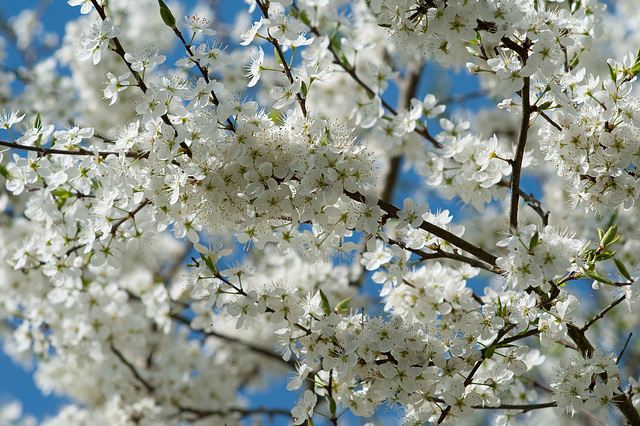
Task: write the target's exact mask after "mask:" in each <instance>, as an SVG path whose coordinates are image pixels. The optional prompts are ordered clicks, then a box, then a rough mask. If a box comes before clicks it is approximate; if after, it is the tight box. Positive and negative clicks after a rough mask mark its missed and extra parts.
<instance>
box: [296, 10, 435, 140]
mask: <svg viewBox="0 0 640 426" xmlns="http://www.w3.org/2000/svg"><path fill="white" fill-rule="evenodd" d="M292 7H293V9H294V10H296V12H300V9H298V6H297V5H296V4H295V3H294V4H293V5H292ZM309 30H310V31H311V32H312V33H314V34H315V35H317V36H318V37H321V36H322V34H321V33H320V30H318V28H317V27H315V26H313V25H310V26H309ZM328 49H329V51H330V52H331V54H332V55H333V62H334V63H335V64H337V65H339V66H340V67H341V68H342V69H343V70H344V71H346V72H347V74H349V75H350V76H351V78H352V79H353V81H355V82H356V83H358V85H359V86H360V87H362V88H363V89H364V90H365V91H366V92H367V93H368V94H369V95H370V96H375V95H376V92H374V91H373V89H371V88H370V87H369V86H368V85H367V83H365V82H364V81H362V80H361V79H360V77H358V74H356V70H355V67H354V66H349V64H345V63H344V62H342V59H340V55H338V52H336V49H335V47H334V46H333V44H332V43H329V47H328ZM380 101H381V102H382V106H383V107H384V108H385V109H386V110H387V111H389V112H390V113H391V114H392V115H398V113H397V111H396V110H395V109H394V108H393V107H392V106H391V105H389V103H388V102H387V101H385V100H384V99H382V98H380ZM414 131H415V132H416V133H418V134H419V135H420V136H422V137H423V138H425V139H426V140H428V141H429V142H431V144H432V145H433V146H435V147H436V148H440V147H441V144H440V142H438V141H437V140H435V139H434V137H433V136H431V134H430V133H429V131H428V130H427V128H426V127H416V129H415V130H414Z"/></svg>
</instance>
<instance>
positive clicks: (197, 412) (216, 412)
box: [179, 407, 291, 419]
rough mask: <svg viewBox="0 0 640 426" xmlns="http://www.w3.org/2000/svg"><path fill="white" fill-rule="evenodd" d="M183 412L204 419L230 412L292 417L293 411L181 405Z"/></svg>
mask: <svg viewBox="0 0 640 426" xmlns="http://www.w3.org/2000/svg"><path fill="white" fill-rule="evenodd" d="M179 410H180V412H181V413H190V414H194V415H195V417H196V419H203V418H205V417H209V416H228V415H230V414H240V416H241V417H247V416H253V415H256V414H262V415H267V416H287V417H291V412H290V411H289V410H285V409H283V408H262V407H258V408H229V409H227V410H199V409H197V408H190V407H179Z"/></svg>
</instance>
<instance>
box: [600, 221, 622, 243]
mask: <svg viewBox="0 0 640 426" xmlns="http://www.w3.org/2000/svg"><path fill="white" fill-rule="evenodd" d="M618 238H619V235H618V225H613V226H611V227H609V229H607V232H606V233H605V234H604V235H603V236H602V238H601V240H600V244H601V245H602V247H606V246H608V245H610V244H613V243H614V242H616V240H617V239H618Z"/></svg>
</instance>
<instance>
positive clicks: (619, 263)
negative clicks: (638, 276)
mask: <svg viewBox="0 0 640 426" xmlns="http://www.w3.org/2000/svg"><path fill="white" fill-rule="evenodd" d="M613 262H614V263H615V264H616V268H618V272H620V275H622V276H623V277H625V278H626V279H627V280H629V281H633V280H632V279H631V275H630V274H629V271H627V268H626V267H625V266H624V263H622V261H621V260H618V259H613Z"/></svg>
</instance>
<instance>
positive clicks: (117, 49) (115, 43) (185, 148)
mask: <svg viewBox="0 0 640 426" xmlns="http://www.w3.org/2000/svg"><path fill="white" fill-rule="evenodd" d="M91 3H92V4H93V7H95V8H96V11H97V12H98V15H100V19H102V20H103V21H104V20H105V19H107V15H106V14H105V13H104V7H102V5H100V3H98V1H97V0H91ZM110 40H111V41H113V47H114V49H113V50H114V52H115V53H116V54H117V55H118V56H120V58H121V59H122V62H124V63H125V64H126V66H127V68H129V71H130V72H131V74H132V75H133V76H134V77H135V79H136V83H137V86H138V87H139V88H140V90H142V93H147V85H146V84H145V83H144V80H143V79H142V76H141V75H140V73H139V72H137V71H135V70H134V69H133V68H131V64H130V63H129V62H127V60H126V59H125V58H124V55H125V53H126V52H125V51H124V48H123V47H122V44H120V40H118V37H113V38H112V39H110ZM161 118H162V121H163V122H164V123H165V124H167V125H168V126H170V127H171V128H172V129H173V132H174V136H177V135H178V131H177V130H176V128H175V127H174V126H173V124H172V123H171V120H169V116H168V115H167V114H166V113H164V114H162V116H161ZM180 148H182V150H183V151H184V153H185V154H187V156H189V157H191V156H192V155H193V154H192V153H191V149H190V148H189V147H188V146H187V144H186V143H185V142H184V141H183V142H180Z"/></svg>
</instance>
